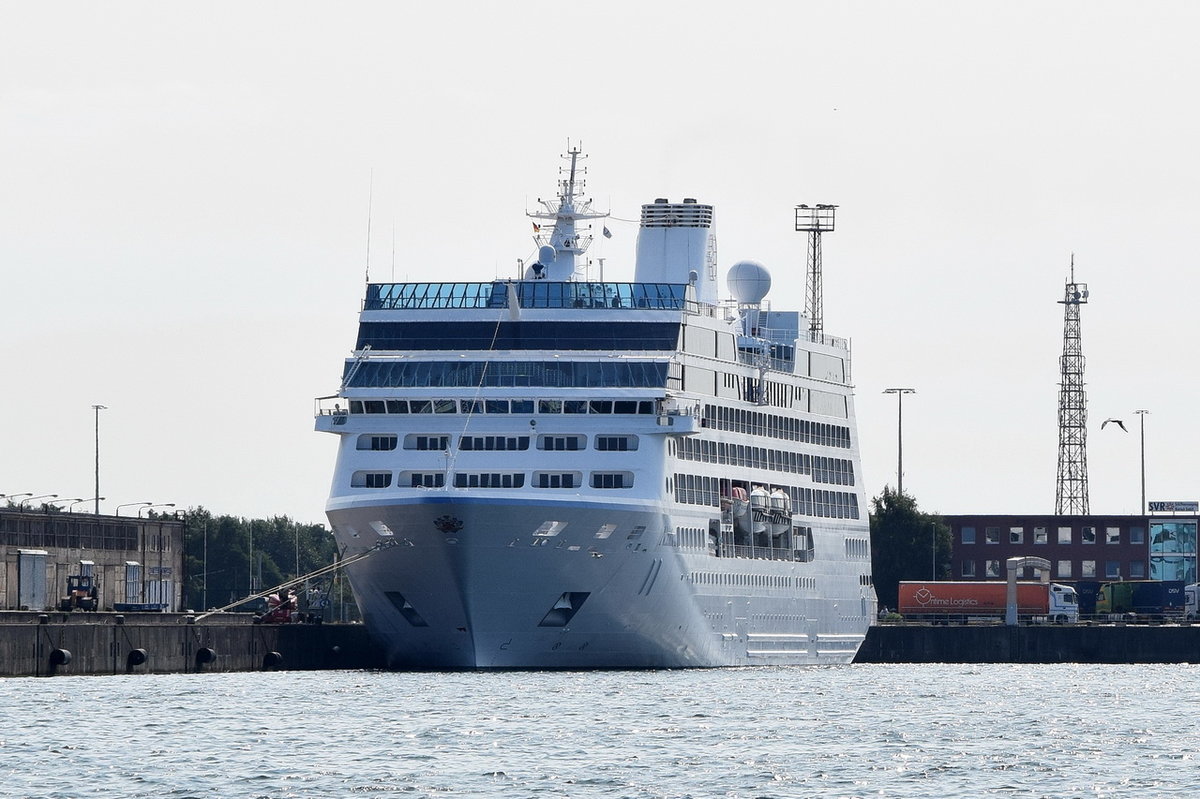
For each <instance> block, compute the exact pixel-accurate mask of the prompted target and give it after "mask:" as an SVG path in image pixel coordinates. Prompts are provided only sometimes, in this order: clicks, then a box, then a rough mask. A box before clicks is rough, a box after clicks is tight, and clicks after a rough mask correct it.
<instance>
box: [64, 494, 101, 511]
mask: <svg viewBox="0 0 1200 799" xmlns="http://www.w3.org/2000/svg"><path fill="white" fill-rule="evenodd" d="M101 499H104V497H88V498H87V499H77V500H74V501H72V502H71V507H69V508H67V512H68V513H69V512H71V510H72V509H73V508H74V507H75V506H76V505H78V504H79V503H80V502H92V501H95V500H101ZM96 507H99V505H98V504H97V506H96Z"/></svg>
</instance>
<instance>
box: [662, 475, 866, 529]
mask: <svg viewBox="0 0 1200 799" xmlns="http://www.w3.org/2000/svg"><path fill="white" fill-rule="evenodd" d="M672 483H673V485H674V491H675V501H676V502H680V503H683V504H684V505H706V506H709V507H720V506H721V494H722V485H721V484H722V483H725V484H726V485H727V484H728V481H727V480H722V479H721V478H719V477H708V476H706V475H699V474H676V475H675V478H674V480H673V481H672ZM667 488H668V490H670V489H671V485H668V487H667ZM771 488H772V489H775V488H782V489H783V490H784V491H786V492H787V493H788V496H790V497H791V500H792V509H793V513H794V514H795V515H798V516H820V517H824V518H829V519H857V518H858V497H857V496H856V495H855V494H847V493H846V492H844V491H825V490H822V489H813V488H799V487H796V486H771Z"/></svg>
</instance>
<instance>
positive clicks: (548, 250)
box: [538, 244, 555, 266]
mask: <svg viewBox="0 0 1200 799" xmlns="http://www.w3.org/2000/svg"><path fill="white" fill-rule="evenodd" d="M554 257H555V254H554V248H553V247H551V246H550V245H549V244H543V245H542V246H541V247H538V260H539V261H541V262H542V263H543V264H546V265H547V266H549V265H550V264H552V263H554Z"/></svg>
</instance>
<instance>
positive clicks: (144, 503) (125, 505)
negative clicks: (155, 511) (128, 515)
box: [113, 502, 154, 516]
mask: <svg viewBox="0 0 1200 799" xmlns="http://www.w3.org/2000/svg"><path fill="white" fill-rule="evenodd" d="M153 504H154V503H153V502H126V503H125V504H124V505H118V506H117V510H116V512H115V513H113V515H114V516H120V515H121V508H132V507H133V506H134V505H153Z"/></svg>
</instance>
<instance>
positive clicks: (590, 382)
mask: <svg viewBox="0 0 1200 799" xmlns="http://www.w3.org/2000/svg"><path fill="white" fill-rule="evenodd" d="M666 385H667V362H666V361H631V360H603V361H564V360H559V361H407V360H405V361H381V360H366V361H364V360H359V361H348V362H347V363H346V367H345V370H344V371H343V373H342V387H343V388H478V387H480V386H483V387H487V388H504V387H523V386H539V387H542V386H544V387H546V388H666Z"/></svg>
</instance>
